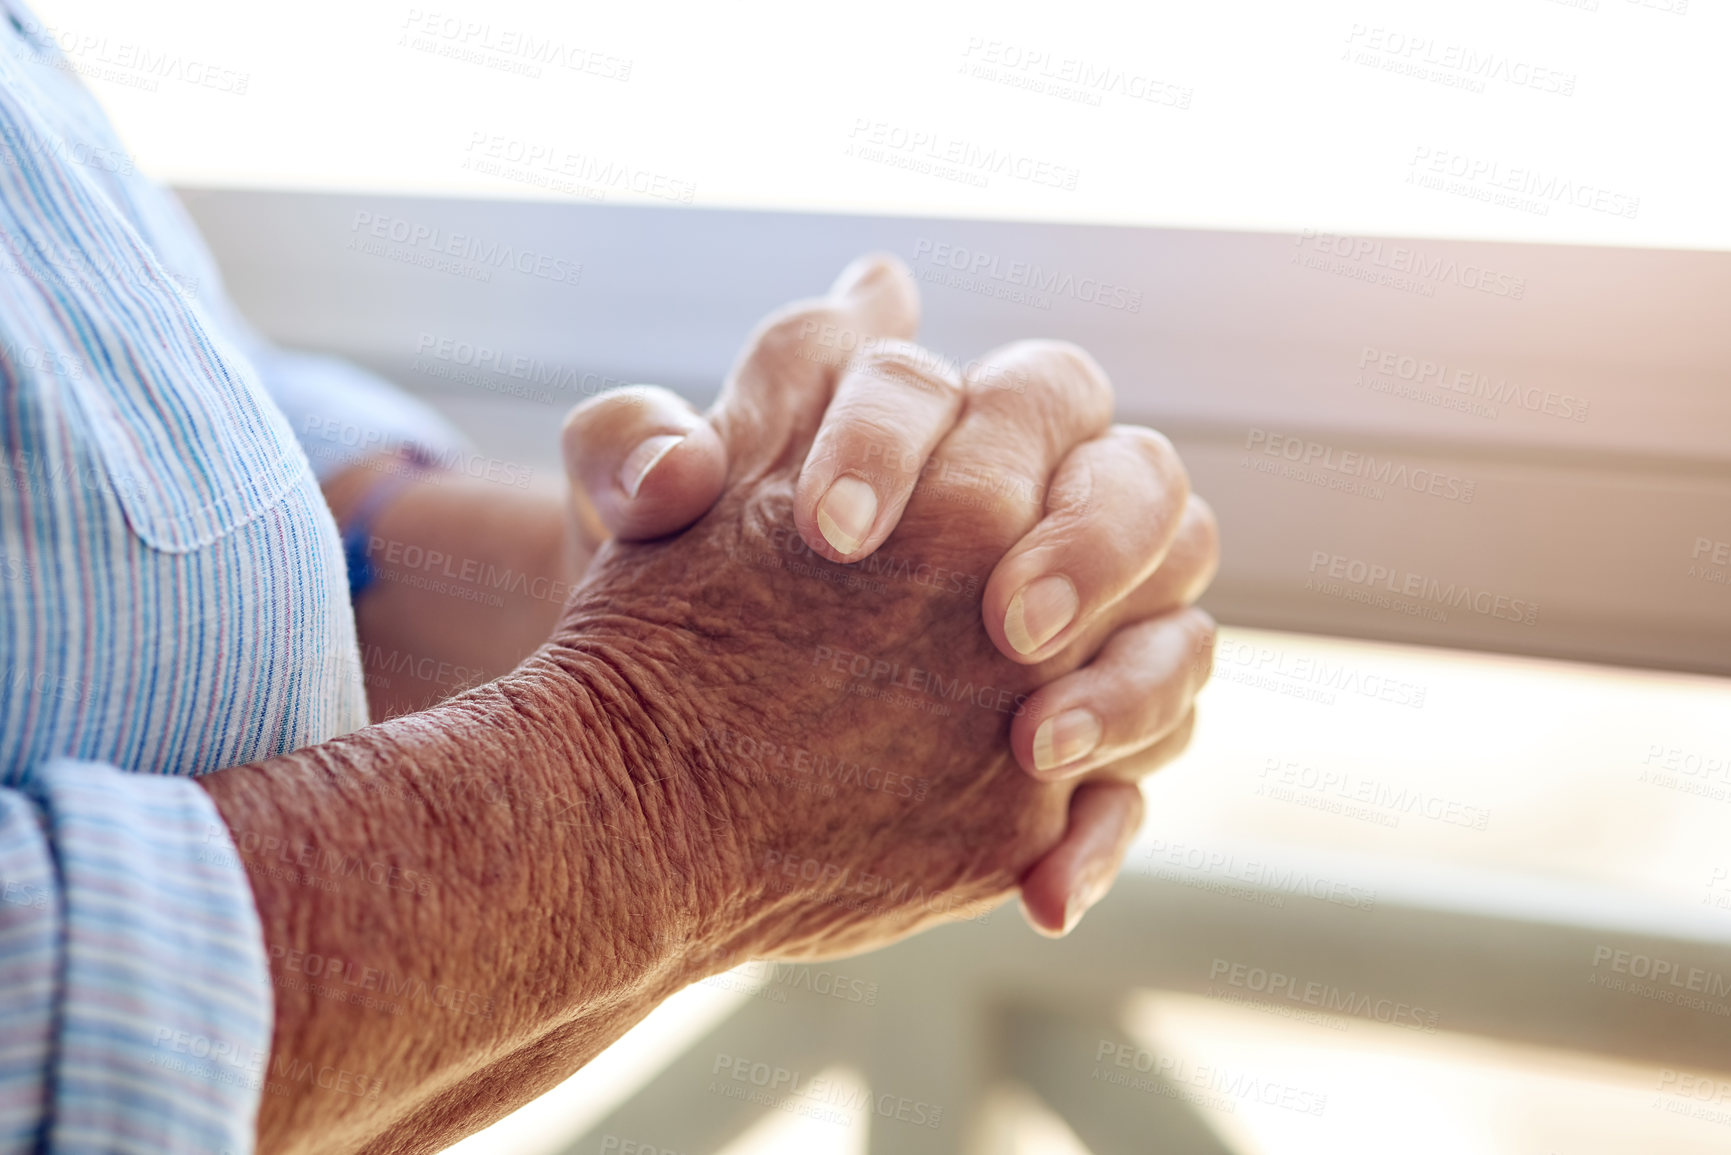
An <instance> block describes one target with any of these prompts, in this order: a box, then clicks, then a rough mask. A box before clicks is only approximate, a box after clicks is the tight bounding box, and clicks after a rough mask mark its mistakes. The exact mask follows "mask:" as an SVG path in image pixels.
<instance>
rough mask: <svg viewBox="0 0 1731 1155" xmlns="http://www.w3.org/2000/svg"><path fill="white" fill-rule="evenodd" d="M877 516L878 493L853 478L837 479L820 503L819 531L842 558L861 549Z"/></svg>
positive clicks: (818, 506) (818, 507) (818, 514)
mask: <svg viewBox="0 0 1731 1155" xmlns="http://www.w3.org/2000/svg"><path fill="white" fill-rule="evenodd" d="M877 516H878V495H877V491H876V490H874V489H873V488H872V487H871V485H870V484H868V483H867V482H865V481H862V480H861V479H859V478H857V477H853V476H851V475H844V476H842V477H838V478H836V479H835V481H834V482H832V483H831V484H830V487H829V492H828V493H826V494H824V495H823V500H822V501H820V502H818V503H817V528H818V529H819V530H821V531H823V539H824V540H825V541H827V542H829V544H830V545H831V546H832V547H833V548H834V549H835V551H836V552H837V553H839V554H841V555H842V556H843V557H846V556H847V555H848V554H850V553H853V552H854V551H855V550H857V549H859V547H860V543H861V542H863V541H864V540H865V539H866V535H867V534H868V533H870V532H871V528H872V522H874V521H876V520H877Z"/></svg>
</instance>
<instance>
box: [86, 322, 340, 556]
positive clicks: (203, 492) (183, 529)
mask: <svg viewBox="0 0 1731 1155" xmlns="http://www.w3.org/2000/svg"><path fill="white" fill-rule="evenodd" d="M165 291H167V292H172V291H173V290H165ZM176 305H177V306H178V307H171V308H165V309H163V310H161V311H160V312H159V313H158V314H157V315H156V316H155V317H154V318H150V319H141V318H139V317H138V316H137V315H136V314H131V313H128V312H124V311H123V312H116V313H103V314H95V315H91V316H88V317H87V318H85V321H86V323H85V324H84V325H83V326H82V328H81V339H80V340H79V341H78V342H77V345H78V346H79V347H78V348H77V349H75V350H74V351H73V354H72V362H71V364H72V367H73V371H72V372H69V373H67V374H66V376H65V377H64V387H65V389H66V392H67V393H69V394H70V395H71V397H72V398H73V400H74V402H75V405H76V408H77V410H78V411H79V413H80V414H81V415H82V417H83V419H84V424H85V427H86V430H87V432H88V435H89V439H90V442H91V443H92V445H93V446H94V448H95V451H96V455H97V456H98V457H99V458H100V459H101V462H102V466H103V469H104V470H105V471H106V473H107V478H108V487H109V488H110V489H111V490H112V492H113V494H114V497H115V499H116V500H117V501H118V503H119V505H120V507H121V509H122V510H123V512H124V513H125V516H126V521H127V524H128V525H129V526H130V527H131V528H132V530H133V532H134V533H136V534H137V535H138V536H139V538H140V539H142V540H143V541H144V542H145V544H147V545H149V546H151V547H153V548H155V549H158V550H162V551H165V552H169V553H188V552H191V551H193V550H197V549H200V548H202V547H204V546H207V545H209V544H210V543H212V542H214V541H216V540H217V539H218V538H221V537H223V536H224V535H226V534H228V533H231V532H233V531H234V530H236V529H238V528H239V527H241V526H242V525H245V524H246V523H247V522H249V521H251V520H252V519H253V518H255V517H257V516H258V515H259V514H260V513H262V512H264V511H265V510H267V509H269V508H270V507H271V506H273V505H275V504H276V503H277V502H279V501H280V500H282V498H283V497H284V496H285V495H286V494H287V493H288V492H289V491H290V490H291V489H292V488H294V487H295V486H296V485H298V484H303V483H305V484H311V481H310V477H311V474H310V470H309V468H308V465H307V461H306V457H305V455H304V454H303V453H302V451H301V449H300V446H299V445H298V444H297V443H296V442H295V440H294V437H293V434H292V433H291V432H290V430H289V429H288V425H287V422H286V420H285V419H284V418H283V417H282V415H281V414H280V413H278V412H276V410H275V408H274V407H273V406H272V404H271V402H270V401H269V399H268V398H267V397H266V396H265V394H264V392H263V390H262V388H261V387H260V385H259V383H258V381H257V380H256V374H255V372H254V370H253V368H252V366H251V364H250V363H249V362H248V361H247V360H246V359H245V358H244V357H243V356H242V355H241V354H240V353H239V352H238V351H236V350H234V349H232V348H231V347H228V346H227V343H226V342H223V341H221V340H220V339H218V338H215V337H213V336H212V335H211V334H210V333H209V332H208V331H207V329H206V327H205V326H204V325H203V324H202V323H201V318H200V316H199V310H197V309H194V308H190V307H188V306H187V305H185V304H184V303H181V302H176Z"/></svg>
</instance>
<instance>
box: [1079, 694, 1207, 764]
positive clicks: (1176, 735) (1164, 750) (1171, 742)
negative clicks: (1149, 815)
mask: <svg viewBox="0 0 1731 1155" xmlns="http://www.w3.org/2000/svg"><path fill="white" fill-rule="evenodd" d="M1195 736H1196V707H1195V706H1191V707H1190V709H1189V711H1188V712H1187V713H1186V714H1185V715H1184V720H1183V721H1181V722H1179V723H1178V725H1176V726H1174V727H1173V728H1172V732H1171V733H1170V734H1167V735H1166V736H1165V737H1164V738H1162V739H1160V740H1159V741H1158V742H1156V743H1154V745H1152V746H1149V747H1147V748H1146V749H1142V750H1138V751H1136V752H1135V753H1134V754H1130V755H1127V756H1125V757H1123V758H1120V759H1118V760H1117V761H1116V762H1108V763H1107V764H1106V765H1104V766H1101V767H1100V768H1098V769H1097V770H1093V771H1090V772H1089V774H1088V778H1087V781H1089V782H1130V783H1139V782H1141V781H1142V780H1143V779H1144V778H1147V777H1149V776H1150V775H1152V774H1154V773H1155V772H1156V771H1158V770H1161V769H1164V768H1165V767H1167V766H1169V765H1171V764H1172V763H1173V762H1176V761H1177V760H1178V758H1179V756H1180V755H1182V754H1183V753H1184V751H1186V750H1188V749H1189V748H1190V740H1191V739H1192V738H1193V737H1195Z"/></svg>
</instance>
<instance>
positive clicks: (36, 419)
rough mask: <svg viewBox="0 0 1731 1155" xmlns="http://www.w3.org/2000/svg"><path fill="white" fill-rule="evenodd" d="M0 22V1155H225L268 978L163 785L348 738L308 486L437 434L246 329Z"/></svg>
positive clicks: (49, 46) (223, 872)
mask: <svg viewBox="0 0 1731 1155" xmlns="http://www.w3.org/2000/svg"><path fill="white" fill-rule="evenodd" d="M0 12H5V14H6V16H7V19H6V20H5V21H4V22H3V23H0V1153H6V1152H15V1151H39V1150H51V1151H56V1152H59V1151H67V1152H85V1151H89V1152H134V1151H136V1152H180V1151H185V1152H198V1153H201V1155H211V1153H216V1152H223V1151H231V1152H236V1153H239V1152H246V1151H251V1150H252V1145H253V1127H254V1121H255V1118H256V1113H257V1108H258V1102H259V1096H260V1094H261V1092H262V1091H263V1089H264V1087H265V1084H266V1083H267V1082H268V1081H269V1080H270V1078H271V1070H270V1061H269V1054H270V1034H271V1024H272V1007H273V1003H272V998H271V986H270V973H269V970H268V968H267V966H266V963H265V954H264V949H263V943H262V936H261V931H260V926H259V922H258V917H257V914H256V912H255V910H254V907H253V901H252V891H251V888H250V886H249V885H248V882H247V877H246V873H245V870H244V869H243V867H242V865H241V864H240V862H239V860H238V858H237V856H236V855H235V853H234V849H233V846H232V842H231V833H230V832H229V831H228V830H227V828H226V827H225V826H224V824H223V822H222V820H221V818H220V816H219V815H218V813H217V811H216V809H215V808H214V807H213V806H212V805H211V803H210V800H209V798H208V797H207V796H206V795H205V793H204V792H203V791H202V790H200V789H199V788H198V787H197V786H195V785H194V784H193V783H192V782H191V781H189V780H188V779H189V777H190V776H193V775H198V774H203V773H207V772H209V771H212V770H216V769H219V768H221V767H224V766H231V765H235V764H239V763H244V762H248V761H251V760H254V759H258V758H262V757H266V756H269V755H272V754H277V753H280V752H284V751H288V750H293V749H296V748H298V747H301V746H305V745H308V744H311V743H316V742H320V741H324V740H327V739H329V738H332V737H335V736H337V735H339V734H343V733H346V732H348V731H350V730H353V729H355V728H357V727H359V726H361V725H363V724H365V722H366V702H365V697H364V695H363V692H362V683H361V677H360V661H359V653H358V650H357V647H356V640H355V628H354V617H353V613H352V610H351V607H350V605H349V599H348V593H347V586H346V581H345V572H344V562H343V554H342V548H341V545H340V543H339V540H338V537H337V534H336V530H335V526H334V525H333V524H332V521H331V516H330V513H329V510H328V509H327V507H326V506H325V504H324V501H323V499H322V497H321V495H320V492H319V488H318V480H317V479H318V477H319V476H321V475H328V474H329V473H330V472H332V471H334V470H336V469H338V468H340V467H341V466H342V465H344V464H345V463H347V462H348V461H349V460H352V453H353V452H355V451H350V450H345V449H344V446H345V445H355V444H368V445H371V446H373V447H375V448H376V447H377V446H380V445H386V444H391V443H399V442H405V441H406V442H413V443H418V444H430V445H434V446H443V445H449V444H452V443H453V435H452V434H451V433H450V432H449V430H448V429H446V428H445V427H443V426H442V425H441V424H440V423H439V422H438V421H437V419H436V418H433V417H432V416H431V415H430V414H429V413H428V412H427V411H426V410H424V409H422V408H420V407H418V406H416V405H414V404H412V403H410V402H407V401H405V400H403V399H402V398H401V397H399V396H398V395H396V394H395V393H394V392H392V391H391V390H390V389H389V387H388V386H385V385H383V384H382V383H381V382H378V381H377V380H375V379H372V378H369V377H367V376H366V375H365V374H363V373H361V372H360V371H359V370H356V369H354V368H352V367H349V366H345V365H341V364H339V363H337V362H333V361H330V360H327V359H323V358H318V357H310V356H302V355H294V354H289V353H285V352H282V351H280V350H275V349H272V348H271V347H269V346H268V345H267V344H265V343H264V342H263V341H262V340H261V339H260V338H259V337H258V336H257V335H256V334H255V333H253V332H252V331H251V330H250V329H248V328H247V326H246V324H245V323H244V322H243V321H242V320H241V319H240V318H239V317H238V315H237V314H236V313H235V311H234V309H233V307H232V306H231V305H230V304H229V303H228V302H227V301H226V300H225V298H224V296H223V293H222V288H221V284H220V281H219V279H218V275H217V272H216V269H215V266H214V265H213V263H212V261H211V259H210V257H209V254H208V253H207V252H206V251H205V250H204V248H203V246H202V244H201V243H200V242H199V240H198V238H197V236H196V234H195V232H194V231H193V229H192V227H191V225H190V223H189V222H188V221H187V220H186V219H185V218H184V216H183V214H182V213H181V210H180V208H179V206H178V204H177V203H176V202H175V201H174V200H173V199H172V198H171V197H170V196H168V195H167V194H166V193H164V192H163V191H161V190H160V189H158V188H156V187H154V186H153V185H151V184H150V183H149V182H148V181H146V180H144V179H143V178H142V177H141V176H139V174H138V173H137V172H136V171H135V170H134V167H133V164H132V161H131V159H130V158H129V157H128V155H127V153H126V151H125V149H124V148H123V147H122V146H121V145H120V143H119V141H118V140H117V139H116V138H115V136H114V134H113V131H112V130H111V128H110V127H109V126H108V124H107V122H106V120H105V118H104V117H103V115H102V113H101V110H100V109H99V108H98V106H97V105H96V103H95V101H94V100H93V99H92V98H91V97H90V95H89V94H88V93H86V92H85V91H84V90H83V88H82V87H80V85H79V83H78V81H77V78H76V75H75V68H74V66H73V65H72V64H71V63H69V62H68V61H67V59H66V58H65V57H64V56H63V55H62V54H61V53H60V52H59V51H58V49H57V48H56V47H55V45H54V43H53V37H52V30H49V29H44V28H43V27H42V26H40V25H39V24H37V23H35V22H34V21H33V20H32V19H31V18H30V17H29V16H28V14H26V13H24V12H23V11H22V10H20V9H18V8H17V7H16V6H13V7H12V9H11V10H10V11H6V10H5V9H0ZM333 429H334V430H339V431H349V430H364V431H365V435H364V436H357V437H346V436H345V437H342V438H340V439H338V440H335V441H331V440H326V439H325V436H326V435H327V434H328V431H330V430H333ZM297 431H299V432H301V433H302V434H304V435H306V439H307V444H306V445H304V446H303V445H302V444H301V443H300V441H297V436H296V434H297ZM309 431H318V432H317V433H316V434H315V433H310V432H309ZM345 454H349V456H345ZM309 456H310V461H309ZM315 467H316V468H315Z"/></svg>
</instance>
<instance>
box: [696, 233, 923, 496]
mask: <svg viewBox="0 0 1731 1155" xmlns="http://www.w3.org/2000/svg"><path fill="white" fill-rule="evenodd" d="M919 320H920V306H919V290H918V288H917V286H916V285H915V282H914V278H913V274H912V273H910V272H909V271H908V268H907V266H906V265H904V264H903V263H902V262H901V261H900V260H898V259H897V258H895V257H893V256H889V255H886V254H874V255H871V256H866V257H861V258H859V259H858V260H856V261H854V262H853V263H852V264H850V265H849V266H848V267H847V268H846V269H844V270H842V274H841V276H840V277H838V278H837V279H836V282H835V284H834V285H832V286H831V287H830V290H829V293H828V295H826V296H824V297H822V298H820V299H818V300H812V301H801V302H798V303H795V304H792V305H789V306H787V307H786V308H783V309H779V310H777V311H776V312H774V313H772V314H770V316H769V317H768V318H767V319H765V320H764V321H763V323H762V324H760V325H759V326H758V327H757V330H756V331H755V332H754V333H753V334H752V336H751V339H750V340H749V341H748V342H747V343H746V348H745V352H744V353H743V354H742V355H741V357H740V359H739V362H738V363H737V364H736V365H735V366H734V369H733V371H732V372H731V373H729V374H728V378H727V381H726V383H725V384H724V385H723V386H722V391H721V397H720V399H719V400H718V401H717V402H716V404H715V407H714V408H713V409H712V410H711V411H710V419H711V421H712V422H713V423H714V425H715V427H716V431H717V432H718V433H719V434H720V435H721V439H722V441H723V442H724V443H725V444H726V445H727V447H728V453H729V457H730V460H731V464H732V467H733V469H734V470H735V471H736V473H737V474H738V476H739V477H741V478H754V477H759V476H762V474H763V473H765V472H767V471H769V470H771V469H774V468H777V467H778V466H781V465H784V464H788V463H790V462H798V461H801V460H803V458H804V455H805V451H806V448H807V447H808V446H809V445H810V444H811V440H812V438H813V437H814V436H815V435H816V433H817V429H818V425H819V423H820V421H821V420H822V417H823V414H824V410H825V408H826V407H827V406H828V405H829V401H830V397H831V395H832V394H833V393H834V391H835V386H836V382H837V381H838V380H839V378H840V376H841V374H842V372H843V370H845V369H846V367H847V366H848V364H849V363H850V362H851V361H852V359H853V357H854V355H855V354H856V353H857V352H859V350H860V349H861V347H862V346H864V345H866V344H867V343H869V342H872V341H875V340H879V339H882V338H886V337H896V338H901V339H903V340H911V339H912V338H913V336H914V334H915V333H916V332H918V330H919Z"/></svg>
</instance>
